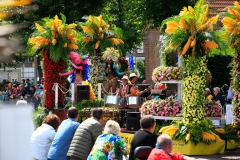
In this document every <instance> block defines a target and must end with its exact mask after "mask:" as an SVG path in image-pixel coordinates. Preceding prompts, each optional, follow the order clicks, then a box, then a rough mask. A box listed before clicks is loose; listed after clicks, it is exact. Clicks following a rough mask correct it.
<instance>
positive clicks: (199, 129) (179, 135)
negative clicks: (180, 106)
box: [173, 119, 214, 145]
mask: <svg viewBox="0 0 240 160" xmlns="http://www.w3.org/2000/svg"><path fill="white" fill-rule="evenodd" d="M174 125H175V126H176V127H177V128H179V129H178V131H177V132H176V133H175V134H174V135H173V139H174V140H178V141H183V142H185V143H188V142H189V141H191V142H192V143H194V144H195V145H197V144H198V143H199V142H203V143H206V144H210V143H211V142H212V141H209V140H206V139H203V132H208V133H211V132H213V131H214V125H213V123H212V121H211V120H208V119H204V120H202V121H201V122H200V124H193V123H192V124H189V125H184V124H183V123H182V122H181V121H176V122H175V124H174ZM187 134H190V135H191V136H190V139H189V140H186V136H187Z"/></svg>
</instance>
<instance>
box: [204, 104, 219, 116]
mask: <svg viewBox="0 0 240 160" xmlns="http://www.w3.org/2000/svg"><path fill="white" fill-rule="evenodd" d="M205 113H206V116H207V117H222V107H221V105H220V104H219V103H218V102H216V101H206V102H205Z"/></svg>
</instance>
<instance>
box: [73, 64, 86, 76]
mask: <svg viewBox="0 0 240 160" xmlns="http://www.w3.org/2000/svg"><path fill="white" fill-rule="evenodd" d="M76 66H78V67H79V66H81V67H82V69H74V73H75V74H79V73H80V74H81V75H82V76H84V69H83V64H77V65H76Z"/></svg>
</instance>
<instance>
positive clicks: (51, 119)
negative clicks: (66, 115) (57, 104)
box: [42, 114, 60, 131]
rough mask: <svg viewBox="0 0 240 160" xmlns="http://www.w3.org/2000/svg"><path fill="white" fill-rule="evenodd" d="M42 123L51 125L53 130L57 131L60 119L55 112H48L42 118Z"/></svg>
mask: <svg viewBox="0 0 240 160" xmlns="http://www.w3.org/2000/svg"><path fill="white" fill-rule="evenodd" d="M42 123H43V124H44V123H45V124H48V125H50V126H52V127H53V128H54V129H55V131H57V129H58V126H59V125H60V119H59V117H58V116H57V115H56V114H50V115H48V116H47V117H46V118H45V119H44V120H43V122H42Z"/></svg>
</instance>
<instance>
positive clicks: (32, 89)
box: [0, 78, 44, 109]
mask: <svg viewBox="0 0 240 160" xmlns="http://www.w3.org/2000/svg"><path fill="white" fill-rule="evenodd" d="M43 95H44V86H43V79H42V80H41V82H40V84H37V85H34V84H31V83H30V79H28V78H27V79H22V80H21V82H18V80H17V79H13V80H12V82H9V83H8V84H5V85H4V90H3V91H0V102H1V103H5V104H15V103H16V102H17V101H18V100H26V101H27V102H28V104H32V105H33V106H34V108H35V109H36V108H37V107H38V106H41V105H42V101H43V98H44V96H43Z"/></svg>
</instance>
